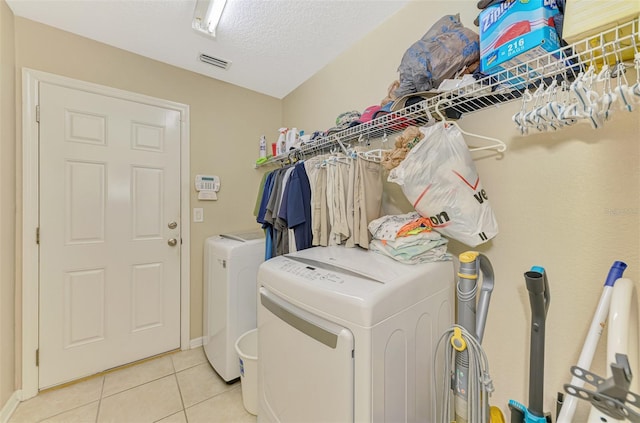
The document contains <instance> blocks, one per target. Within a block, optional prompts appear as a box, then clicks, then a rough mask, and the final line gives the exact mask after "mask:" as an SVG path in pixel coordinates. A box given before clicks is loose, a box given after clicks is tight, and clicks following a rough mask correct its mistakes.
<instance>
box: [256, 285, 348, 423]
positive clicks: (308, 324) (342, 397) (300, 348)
mask: <svg viewBox="0 0 640 423" xmlns="http://www.w3.org/2000/svg"><path fill="white" fill-rule="evenodd" d="M353 347H354V340H353V334H352V333H351V331H350V330H349V329H347V328H344V327H342V326H339V325H337V324H335V323H332V322H330V321H328V320H325V319H323V318H320V317H318V316H316V315H314V314H312V313H309V312H308V311H305V310H303V309H301V308H299V307H296V306H294V305H292V304H290V303H288V302H287V301H285V300H283V299H282V298H280V297H278V296H276V295H275V294H273V293H272V292H270V291H268V290H266V289H265V288H260V305H259V307H258V375H259V376H258V387H259V388H258V389H259V392H258V398H259V411H258V416H259V418H260V421H272V422H282V423H289V422H290V423H301V422H318V423H320V422H322V423H326V422H352V421H353V415H354V414H353V413H354V406H353V389H354V381H353Z"/></svg>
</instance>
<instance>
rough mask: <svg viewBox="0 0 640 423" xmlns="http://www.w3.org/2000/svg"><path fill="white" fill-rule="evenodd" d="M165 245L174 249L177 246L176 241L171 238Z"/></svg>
mask: <svg viewBox="0 0 640 423" xmlns="http://www.w3.org/2000/svg"><path fill="white" fill-rule="evenodd" d="M167 244H169V246H170V247H175V246H176V244H178V240H176V239H175V238H171V239H170V240H169V241H167Z"/></svg>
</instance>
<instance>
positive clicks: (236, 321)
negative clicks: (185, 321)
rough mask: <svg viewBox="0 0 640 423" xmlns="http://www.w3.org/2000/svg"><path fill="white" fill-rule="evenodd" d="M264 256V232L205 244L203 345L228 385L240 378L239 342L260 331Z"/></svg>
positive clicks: (244, 234)
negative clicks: (259, 286) (258, 312)
mask: <svg viewBox="0 0 640 423" xmlns="http://www.w3.org/2000/svg"><path fill="white" fill-rule="evenodd" d="M264 256H265V240H264V233H263V232H262V231H258V232H247V233H237V234H228V235H217V236H213V237H210V238H207V239H206V241H205V246H204V303H203V311H202V314H203V317H204V319H203V327H202V330H203V334H204V335H203V341H202V342H203V346H204V352H205V354H206V356H207V358H208V359H209V363H211V365H212V366H213V368H214V369H215V371H216V372H217V373H218V374H219V375H220V377H222V378H223V379H224V380H225V381H227V382H229V381H232V380H235V379H237V378H239V377H240V369H239V365H238V355H237V353H236V351H235V343H236V340H237V339H238V338H239V337H240V335H242V334H243V333H245V332H247V331H249V330H251V329H255V328H256V307H257V304H256V301H257V300H256V298H257V294H256V291H257V287H256V276H257V273H258V266H260V264H261V263H262V262H264Z"/></svg>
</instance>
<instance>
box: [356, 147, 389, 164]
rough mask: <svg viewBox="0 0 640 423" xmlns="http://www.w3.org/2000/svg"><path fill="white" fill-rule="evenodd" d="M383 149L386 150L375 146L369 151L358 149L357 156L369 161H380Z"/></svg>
mask: <svg viewBox="0 0 640 423" xmlns="http://www.w3.org/2000/svg"><path fill="white" fill-rule="evenodd" d="M385 151H388V150H383V149H381V148H376V149H373V150H369V151H360V152H358V157H360V158H361V159H363V160H366V161H369V162H374V163H380V162H382V153H384V152H385Z"/></svg>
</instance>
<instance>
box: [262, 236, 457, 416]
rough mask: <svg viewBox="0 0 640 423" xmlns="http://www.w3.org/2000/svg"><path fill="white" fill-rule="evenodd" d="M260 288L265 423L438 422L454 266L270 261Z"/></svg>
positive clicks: (336, 257) (329, 259)
mask: <svg viewBox="0 0 640 423" xmlns="http://www.w3.org/2000/svg"><path fill="white" fill-rule="evenodd" d="M258 287H259V304H258V402H259V404H258V421H259V422H282V423H302V422H322V423H330V422H340V423H344V422H354V421H355V422H435V421H436V405H435V404H436V401H434V399H433V398H432V394H434V393H433V391H432V389H433V372H434V369H437V371H438V380H441V379H440V377H441V376H442V373H441V372H442V371H443V366H444V359H443V356H440V357H438V360H437V362H438V364H437V365H436V366H435V367H434V361H433V359H434V353H435V349H436V344H437V342H438V339H439V338H440V336H441V334H442V333H443V332H444V331H445V330H447V329H448V328H450V327H451V325H452V324H453V308H454V267H453V263H452V262H436V263H429V264H420V265H407V264H402V263H399V262H396V261H394V260H392V259H390V258H388V257H385V256H382V255H380V254H376V253H373V252H369V251H366V250H362V249H359V248H345V247H341V246H335V247H317V248H311V249H308V250H303V251H300V252H297V253H293V254H289V255H286V256H280V257H275V258H273V259H271V260H269V261H267V262H265V263H263V264H262V265H261V266H260V269H259V270H258ZM438 396H439V397H440V398H441V393H440V394H439V395H438ZM438 403H439V402H438Z"/></svg>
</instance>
